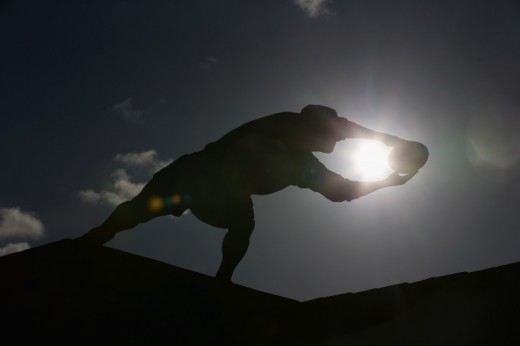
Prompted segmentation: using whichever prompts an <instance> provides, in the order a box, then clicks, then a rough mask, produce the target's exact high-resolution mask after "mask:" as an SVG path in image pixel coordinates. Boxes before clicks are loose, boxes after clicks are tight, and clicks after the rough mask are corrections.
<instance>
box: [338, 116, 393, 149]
mask: <svg viewBox="0 0 520 346" xmlns="http://www.w3.org/2000/svg"><path fill="white" fill-rule="evenodd" d="M339 119H340V120H339V121H340V124H341V125H340V126H341V133H342V135H343V138H362V139H375V140H378V141H380V142H383V143H384V144H385V145H387V146H389V147H393V146H396V145H397V144H398V143H399V142H400V141H402V139H400V138H399V137H396V136H392V135H389V134H387V133H383V132H377V131H374V130H370V129H368V128H366V127H363V126H361V125H358V124H356V123H354V122H352V121H349V120H347V119H345V118H339Z"/></svg>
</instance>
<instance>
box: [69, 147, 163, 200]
mask: <svg viewBox="0 0 520 346" xmlns="http://www.w3.org/2000/svg"><path fill="white" fill-rule="evenodd" d="M114 161H115V162H117V163H120V164H122V165H123V166H124V167H125V168H119V169H117V170H115V171H114V173H112V175H111V179H112V182H111V185H110V188H108V189H106V190H101V191H95V190H93V189H86V190H81V191H79V192H78V196H79V198H80V199H81V200H82V201H83V202H85V203H89V204H105V205H110V206H117V205H119V204H121V203H123V202H125V201H128V200H130V199H132V198H133V197H135V196H136V195H137V194H138V193H139V192H140V191H141V190H142V189H143V187H144V185H145V183H144V182H143V183H138V182H134V181H132V180H133V178H132V177H131V176H130V174H129V173H128V170H130V171H131V172H132V173H138V170H145V171H146V172H147V175H151V174H153V173H155V172H157V171H158V170H160V169H161V168H163V167H165V166H167V165H168V164H170V163H171V162H172V161H173V160H171V159H170V160H166V161H163V160H159V159H158V157H157V152H156V151H155V150H148V151H144V152H141V153H128V154H117V155H116V156H115V157H114Z"/></svg>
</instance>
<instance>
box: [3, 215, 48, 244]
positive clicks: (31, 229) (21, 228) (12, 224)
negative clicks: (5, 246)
mask: <svg viewBox="0 0 520 346" xmlns="http://www.w3.org/2000/svg"><path fill="white" fill-rule="evenodd" d="M44 231H45V228H44V227H43V223H42V222H41V221H40V220H38V219H37V218H36V217H35V216H33V215H31V214H28V213H25V212H23V211H21V210H20V208H5V209H0V238H7V237H21V238H31V239H39V238H41V237H42V236H43V233H44Z"/></svg>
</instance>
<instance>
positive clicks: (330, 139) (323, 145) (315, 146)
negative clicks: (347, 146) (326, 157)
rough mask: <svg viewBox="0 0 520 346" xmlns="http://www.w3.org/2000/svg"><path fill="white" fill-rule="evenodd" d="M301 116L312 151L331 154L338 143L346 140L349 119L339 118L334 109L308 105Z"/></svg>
mask: <svg viewBox="0 0 520 346" xmlns="http://www.w3.org/2000/svg"><path fill="white" fill-rule="evenodd" d="M301 116H302V117H303V126H304V128H305V130H306V132H307V133H308V134H307V140H308V145H309V147H311V150H312V151H320V152H324V153H331V152H332V151H333V150H334V147H335V145H336V142H338V141H340V140H343V139H345V135H344V127H345V123H346V122H347V119H344V118H341V117H338V114H337V113H336V111H335V110H334V109H332V108H329V107H325V106H319V105H308V106H306V107H305V108H303V109H302V111H301Z"/></svg>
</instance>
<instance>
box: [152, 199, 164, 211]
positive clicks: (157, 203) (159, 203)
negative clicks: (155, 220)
mask: <svg viewBox="0 0 520 346" xmlns="http://www.w3.org/2000/svg"><path fill="white" fill-rule="evenodd" d="M163 207H164V200H163V199H162V198H161V197H159V196H154V197H152V198H150V200H149V201H148V209H149V210H150V211H151V212H153V213H157V212H158V211H160V210H162V209H163Z"/></svg>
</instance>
